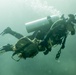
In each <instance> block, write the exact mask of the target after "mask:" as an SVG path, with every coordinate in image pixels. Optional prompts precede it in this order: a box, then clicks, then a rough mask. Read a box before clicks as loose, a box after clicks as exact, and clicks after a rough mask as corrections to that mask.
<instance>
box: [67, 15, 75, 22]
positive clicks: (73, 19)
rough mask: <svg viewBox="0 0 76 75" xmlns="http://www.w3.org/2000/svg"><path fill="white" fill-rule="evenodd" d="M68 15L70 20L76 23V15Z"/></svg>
mask: <svg viewBox="0 0 76 75" xmlns="http://www.w3.org/2000/svg"><path fill="white" fill-rule="evenodd" d="M68 17H69V21H71V22H73V23H76V15H73V14H69V15H68Z"/></svg>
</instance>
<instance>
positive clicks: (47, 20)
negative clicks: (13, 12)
mask: <svg viewBox="0 0 76 75" xmlns="http://www.w3.org/2000/svg"><path fill="white" fill-rule="evenodd" d="M59 18H60V17H59V16H56V15H53V16H47V17H44V18H41V19H38V20H35V21H32V22H28V23H25V27H26V30H27V32H28V33H30V32H33V31H36V30H39V29H40V28H44V27H47V26H48V25H49V24H50V25H52V24H53V23H54V22H55V21H57V20H58V19H59Z"/></svg>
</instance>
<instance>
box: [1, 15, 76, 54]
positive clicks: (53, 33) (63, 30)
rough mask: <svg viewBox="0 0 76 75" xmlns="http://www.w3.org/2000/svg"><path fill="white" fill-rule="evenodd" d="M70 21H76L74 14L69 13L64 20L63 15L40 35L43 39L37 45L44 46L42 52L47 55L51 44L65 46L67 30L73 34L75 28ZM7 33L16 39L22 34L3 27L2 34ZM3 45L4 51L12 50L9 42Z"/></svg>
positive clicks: (35, 36) (35, 35)
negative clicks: (44, 48)
mask: <svg viewBox="0 0 76 75" xmlns="http://www.w3.org/2000/svg"><path fill="white" fill-rule="evenodd" d="M72 23H76V20H75V16H74V15H73V14H70V15H69V19H67V20H66V19H65V18H64V17H63V18H62V19H61V20H58V21H56V22H55V23H53V26H52V27H51V28H49V29H50V30H49V31H48V33H47V34H46V35H41V36H45V37H43V38H44V39H42V40H43V41H42V42H41V43H40V44H39V45H40V46H42V47H46V51H45V52H44V54H45V55H47V54H48V53H49V51H51V49H52V46H53V45H56V44H62V47H61V49H63V48H65V41H66V37H67V33H68V31H71V34H72V35H74V34H75V29H74V27H73V24H72ZM69 24H70V25H69ZM68 25H69V26H70V28H72V30H69V26H68ZM7 33H10V34H12V35H13V36H15V37H16V38H18V39H20V38H22V37H23V35H21V34H19V33H17V32H15V31H13V30H11V29H10V28H9V27H8V28H7V29H5V31H3V32H2V35H4V34H7ZM40 34H42V33H41V32H39V33H35V34H33V35H31V36H28V37H30V38H31V37H32V36H33V38H37V36H38V35H40ZM33 38H32V39H33ZM4 47H7V48H5V51H13V50H12V49H11V47H12V46H11V45H9V44H8V45H7V46H4Z"/></svg>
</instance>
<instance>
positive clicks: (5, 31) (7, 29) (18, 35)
mask: <svg viewBox="0 0 76 75" xmlns="http://www.w3.org/2000/svg"><path fill="white" fill-rule="evenodd" d="M5 34H11V35H13V36H14V37H16V38H17V39H20V38H22V37H23V35H22V34H20V33H17V32H15V31H13V30H12V29H11V28H10V27H7V28H6V29H5V30H4V31H3V32H2V33H1V34H0V35H5Z"/></svg>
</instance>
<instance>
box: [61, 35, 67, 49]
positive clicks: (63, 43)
mask: <svg viewBox="0 0 76 75" xmlns="http://www.w3.org/2000/svg"><path fill="white" fill-rule="evenodd" d="M66 38H67V35H65V37H64V39H63V42H62V47H61V49H64V48H65V42H66Z"/></svg>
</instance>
